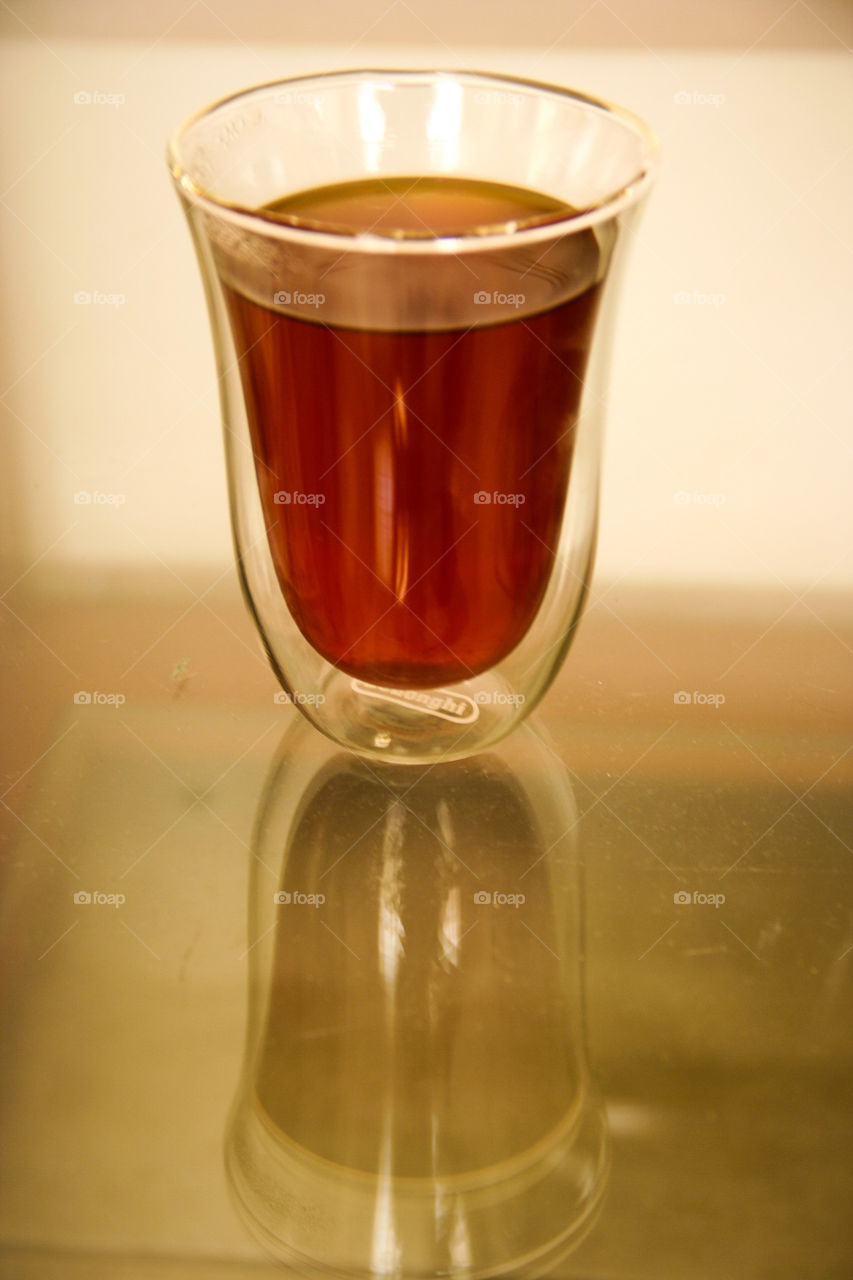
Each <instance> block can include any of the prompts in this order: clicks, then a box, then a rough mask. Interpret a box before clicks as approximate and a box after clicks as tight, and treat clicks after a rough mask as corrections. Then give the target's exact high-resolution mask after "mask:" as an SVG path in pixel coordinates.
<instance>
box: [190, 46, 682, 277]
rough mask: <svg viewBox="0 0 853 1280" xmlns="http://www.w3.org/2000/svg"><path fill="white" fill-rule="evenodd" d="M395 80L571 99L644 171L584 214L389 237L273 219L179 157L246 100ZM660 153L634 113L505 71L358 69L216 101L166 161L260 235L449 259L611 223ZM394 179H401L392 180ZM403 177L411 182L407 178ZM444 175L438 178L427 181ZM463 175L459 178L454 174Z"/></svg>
mask: <svg viewBox="0 0 853 1280" xmlns="http://www.w3.org/2000/svg"><path fill="white" fill-rule="evenodd" d="M379 76H386V77H393V78H394V79H396V80H398V81H402V82H404V83H405V82H406V81H410V82H411V81H417V80H419V79H420V80H423V81H425V82H426V81H439V80H442V79H454V80H460V81H461V80H468V81H474V82H477V81H480V82H482V83H483V84H487V83H491V84H492V85H496V84H497V85H513V86H518V87H520V88H523V89H528V90H535V91H538V92H540V93H547V94H553V95H557V96H558V97H561V98H568V99H571V100H572V101H574V102H576V103H578V104H579V105H581V106H583V107H588V108H592V109H593V110H595V111H597V112H600V113H602V114H605V115H607V116H610V117H611V118H613V119H614V120H616V121H618V122H620V123H621V124H622V125H623V126H624V127H625V128H627V129H628V130H630V131H631V132H632V133H634V134H635V135H636V136H637V137H638V138H639V139H640V140H641V142H642V143H643V145H644V151H643V155H642V157H641V165H640V166H639V168H638V170H637V172H636V173H635V175H634V176H633V177H632V178H631V179H630V180H629V182H628V183H626V184H624V185H622V186H620V187H619V188H618V189H617V190H616V191H614V192H613V193H611V194H610V195H607V196H605V197H604V198H603V199H602V200H600V201H599V202H598V203H596V204H595V205H592V206H590V207H589V208H586V209H581V210H573V211H570V212H568V213H566V215H564V216H561V215H559V214H557V215H552V214H547V215H544V216H543V215H533V216H531V217H530V218H525V219H519V220H517V221H513V222H505V223H500V224H489V225H484V226H478V227H474V228H472V229H470V230H469V229H466V230H465V231H464V232H461V233H451V234H447V233H444V234H439V235H431V234H424V233H423V232H420V231H414V232H412V231H405V230H400V231H398V232H393V233H391V234H389V233H388V232H387V231H383V232H377V231H369V230H368V231H356V230H352V229H351V228H348V227H340V226H335V225H334V224H332V223H323V222H318V221H315V220H313V219H306V218H299V217H298V216H296V215H286V214H271V213H268V212H265V211H263V210H260V209H258V208H251V207H249V206H248V205H243V204H239V203H235V202H233V201H228V200H224V199H221V198H220V197H218V196H216V195H214V194H213V193H212V192H211V191H208V190H206V189H205V188H204V187H203V186H201V185H200V184H198V183H197V182H195V181H194V180H193V178H192V176H191V175H190V173H189V170H188V168H187V166H186V164H185V163H184V160H183V158H182V155H181V147H182V143H183V142H184V140H185V139H186V137H187V136H188V134H189V133H190V131H191V130H192V129H193V127H194V126H195V125H196V124H198V123H199V122H200V121H202V120H204V119H205V118H207V117H210V116H213V115H214V114H215V113H216V112H217V111H219V110H221V108H223V107H227V106H229V105H230V104H232V103H235V102H238V101H239V100H240V99H241V98H249V97H252V96H253V95H263V94H267V95H268V94H269V93H270V92H272V91H282V90H287V89H292V88H293V87H294V86H297V85H299V86H302V87H303V88H304V87H305V86H307V85H311V84H318V83H320V84H323V83H328V82H330V81H337V82H341V81H345V80H358V79H360V78H364V77H379ZM659 154H660V148H659V143H658V139H657V137H656V135H655V133H654V131H653V130H652V129H651V128H650V127H649V125H648V124H646V122H645V121H644V120H643V119H642V118H641V117H640V116H638V115H636V114H635V113H634V112H632V111H629V110H627V109H626V108H624V107H620V106H617V105H616V104H615V103H612V102H609V101H607V100H605V99H604V98H596V97H593V96H592V95H590V94H586V93H582V92H580V91H579V90H576V89H570V88H568V87H565V86H560V85H555V84H550V83H548V82H546V81H542V80H531V79H527V78H525V77H521V76H513V75H505V74H503V73H502V72H490V71H478V70H476V69H472V68H454V67H433V68H430V67H420V68H419V67H408V68H401V67H353V68H345V69H342V70H338V71H326V72H314V73H311V74H308V75H298V76H288V77H285V78H284V79H280V80H270V81H266V82H264V83H261V84H255V85H250V86H249V87H248V88H246V89H240V90H238V91H237V92H236V93H231V94H227V95H226V96H225V97H222V98H217V99H216V100H215V101H214V102H211V103H210V104H208V105H207V106H205V107H202V108H200V109H199V110H197V111H194V112H193V113H192V114H191V115H190V116H188V117H187V118H186V119H185V120H183V121H182V123H181V124H179V125H178V127H177V128H176V129H175V131H174V132H173V133H172V135H171V137H170V138H169V141H168V143H167V148H166V162H167V164H168V167H169V171H170V173H171V176H172V179H173V180H174V182H175V185H176V186H177V188H178V190H179V191H180V193H181V194H182V195H184V196H185V197H186V198H187V200H189V201H190V202H191V203H193V204H194V205H197V206H199V207H201V208H203V209H207V210H208V212H210V213H212V214H214V215H215V216H217V217H220V218H223V219H225V220H227V221H228V222H231V223H232V224H233V225H235V226H239V227H242V228H243V229H244V230H249V231H252V230H254V231H255V232H256V233H258V234H265V235H267V236H273V237H275V238H280V239H285V240H290V241H291V242H293V243H302V244H313V245H315V246H318V247H319V246H323V247H326V248H331V247H335V248H337V249H339V250H340V249H341V248H345V249H346V251H347V252H352V251H362V252H366V253H370V254H377V253H382V252H385V253H388V252H391V253H395V252H396V253H399V252H401V251H405V252H416V253H417V252H424V251H426V252H429V253H436V252H448V253H459V252H461V251H462V250H463V249H468V250H470V249H473V248H479V247H482V248H484V249H490V250H491V249H494V248H496V247H499V246H501V245H502V244H505V243H507V242H508V241H512V242H513V243H515V244H517V243H518V242H519V239H520V238H521V237H523V238H524V239H525V240H526V241H533V242H535V241H540V240H546V239H553V238H554V237H555V236H558V235H563V234H574V233H575V232H579V231H583V230H585V229H587V228H588V227H594V226H597V225H598V224H600V223H602V222H607V221H609V220H610V219H612V218H614V217H615V216H617V215H618V214H619V213H621V212H623V211H624V210H626V209H629V208H631V207H632V206H633V205H636V204H637V203H639V201H640V200H641V199H642V198H643V196H644V195H645V194H646V192H647V191H648V189H649V187H650V186H651V184H652V182H653V180H654V177H655V174H656V171H657V167H658V162H659ZM386 176H387V177H388V178H392V177H395V176H397V175H392V174H388V175H386ZM399 176H401V177H407V176H411V175H408V174H401V175H399ZM422 176H440V175H432V174H430V175H422ZM454 176H458V175H454Z"/></svg>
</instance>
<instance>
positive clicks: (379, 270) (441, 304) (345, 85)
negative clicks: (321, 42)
mask: <svg viewBox="0 0 853 1280" xmlns="http://www.w3.org/2000/svg"><path fill="white" fill-rule="evenodd" d="M654 163H655V146H654V142H653V139H652V138H651V136H650V134H649V132H648V130H647V129H646V128H645V126H644V125H642V123H641V122H639V121H637V120H636V119H635V118H633V117H632V116H630V115H628V114H627V113H625V112H622V111H618V110H616V109H615V108H612V107H610V106H607V105H606V104H604V103H600V102H596V101H592V100H590V99H588V98H584V97H581V96H580V95H578V94H574V93H571V92H569V91H566V90H561V89H557V88H552V87H549V86H544V85H540V84H535V83H528V82H522V81H517V80H510V79H506V78H501V77H494V76H485V75H480V74H475V73H471V72H449V71H441V72H438V71H435V72H431V71H359V72H342V73H338V74H333V75H327V76H316V77H312V78H306V79H301V80H293V81H286V82H281V83H279V84H274V85H267V86H263V87H260V88H256V89H252V90H249V91H247V92H246V93H242V94H239V95H238V96H236V97H234V98H230V99H228V100H226V101H224V102H221V103H219V104H217V105H215V106H213V107H211V108H209V109H208V110H206V111H204V112H202V113H201V114H200V115H198V116H196V117H195V118H194V119H192V120H191V121H189V122H188V123H187V124H186V125H184V126H183V128H182V129H181V130H180V131H179V132H178V134H177V135H176V136H175V138H174V139H173V141H172V143H171V147H170V166H171V170H172V174H173V177H174V180H175V184H176V187H177V190H178V193H179V195H180V197H181V200H182V203H183V205H184V208H185V211H186V214H187V217H188V219H189V223H190V227H191V229H192V233H193V237H194V240H195V245H196V249H197V252H198V257H199V262H200V264H201V270H202V275H203V277H204V283H205V287H206V291H207V297H208V302H209V308H210V315H211V320H212V326H213V334H214V342H215V347H216V354H217V363H218V371H219V383H220V391H221V398H222V412H223V421H224V427H225V445H226V456H227V466H228V477H229V491H230V502H231V514H232V523H233V529H234V539H235V545H236V553H237V562H238V565H239V570H240V576H241V580H242V583H243V588H244V592H245V595H246V599H247V601H248V604H249V608H250V610H251V612H252V614H253V616H254V618H255V620H256V622H257V625H258V628H259V631H260V633H261V636H262V639H263V642H264V645H265V648H266V651H267V653H268V655H269V659H270V661H271V663H272V665H273V667H274V669H275V671H276V674H277V676H278V678H279V680H280V681H281V684H282V688H283V690H284V692H285V695H286V696H287V697H288V698H289V699H291V700H292V701H293V702H294V703H295V704H296V705H297V706H299V708H300V710H301V711H302V712H303V713H304V714H305V715H306V716H307V717H308V718H309V719H310V720H311V721H312V722H313V723H314V724H315V725H316V726H317V727H319V728H320V729H322V730H323V731H324V732H325V733H326V734H328V735H329V736H330V737H332V738H333V739H335V741H337V742H339V743H340V744H341V745H343V746H346V747H348V748H350V749H352V750H355V751H357V752H359V753H360V754H362V755H367V756H373V757H377V758H381V759H386V760H396V761H406V762H423V761H428V760H432V759H436V758H443V759H452V758H455V757H461V756H464V755H467V754H470V753H472V752H475V751H478V750H482V749H483V748H484V747H486V746H488V745H489V744H490V743H492V742H495V741H497V740H498V739H499V738H501V737H502V736H503V735H504V734H505V733H506V732H507V731H508V730H509V729H510V728H512V726H513V725H514V724H516V723H517V722H518V721H519V720H520V719H522V718H523V716H524V715H526V714H527V713H528V712H529V711H530V710H531V709H532V708H533V706H535V704H536V702H537V701H538V699H539V698H540V697H541V696H542V694H543V692H544V691H545V690H546V689H547V687H548V685H549V683H550V682H551V680H552V679H553V678H554V675H555V674H556V672H557V670H558V669H559V666H560V663H561V661H562V659H563V657H564V655H565V653H566V650H567V648H568V645H569V643H570V639H571V635H572V631H573V629H574V627H575V625H576V624H577V621H578V618H579V615H580V611H581V608H582V604H583V599H584V594H585V590H586V586H587V584H588V581H589V577H590V574H591V570H592V562H593V555H594V547H595V534H596V521H597V499H598V475H599V463H600V447H601V426H602V423H601V403H602V396H603V391H604V387H605V377H606V365H607V357H608V352H609V346H610V320H611V319H612V314H613V309H614V306H615V304H616V289H617V286H616V279H617V276H618V268H619V264H620V262H621V260H622V257H623V254H624V250H625V246H626V241H627V235H626V231H627V229H628V226H629V224H630V222H631V220H632V219H633V218H634V216H635V214H636V211H637V209H638V207H639V205H640V204H641V202H642V198H643V196H644V195H645V193H646V191H647V189H648V186H649V184H650V181H651V178H652V172H653V168H654ZM367 179H369V180H372V181H373V182H374V183H379V184H383V185H384V186H385V187H386V188H387V190H388V192H389V193H390V194H391V195H393V193H394V192H398V193H399V192H400V191H401V190H404V189H405V187H406V183H411V182H413V181H415V180H420V181H428V182H433V181H444V182H445V183H446V182H448V181H449V180H456V181H458V180H461V179H465V180H468V181H472V182H475V183H478V184H481V186H483V184H486V185H488V184H491V185H492V186H494V185H495V184H498V185H499V186H500V187H501V188H504V189H506V188H510V189H513V190H516V191H517V190H519V189H521V190H522V191H524V192H533V193H538V195H539V196H540V197H541V198H542V199H544V200H547V201H550V204H551V206H552V209H551V212H550V213H548V214H543V213H542V212H541V210H538V211H537V208H536V207H535V205H531V211H530V213H529V214H528V213H527V212H526V209H525V207H524V203H523V201H522V205H521V206H519V208H517V209H516V211H515V216H514V217H512V218H509V219H508V220H505V221H502V222H497V223H495V222H493V221H488V220H487V221H486V222H485V223H479V222H478V221H477V220H476V218H475V219H474V221H473V223H472V222H471V220H470V219H469V221H468V223H467V224H466V225H464V226H460V227H454V226H453V225H445V226H444V227H443V228H442V229H440V230H439V231H438V232H436V231H435V230H434V229H433V228H431V227H430V225H429V223H428V221H425V220H424V219H421V220H420V221H418V219H415V220H414V221H413V222H412V221H410V222H409V223H408V224H404V220H401V221H400V223H399V224H395V223H394V222H393V217H392V218H391V220H390V222H387V223H386V224H383V225H382V226H380V225H379V224H378V223H371V221H370V219H369V218H367V219H366V221H365V223H364V225H361V226H355V227H353V226H349V227H348V226H346V225H344V224H343V223H342V222H341V221H340V220H339V221H336V220H335V217H334V215H333V214H329V215H328V216H327V217H326V219H325V220H324V219H323V218H318V217H317V216H316V215H311V214H310V213H307V214H306V213H303V214H300V213H299V212H298V211H297V212H292V211H291V212H289V213H288V212H287V211H286V210H287V204H286V203H285V205H284V206H283V209H284V210H285V211H284V212H281V213H279V214H274V213H272V212H271V211H270V208H269V206H270V205H271V204H274V203H275V202H279V201H281V200H283V199H284V200H285V201H286V198H287V197H288V196H290V197H293V196H295V195H297V194H298V193H300V192H305V191H308V190H311V189H317V188H328V187H329V186H332V185H335V184H353V183H358V182H360V181H361V182H363V181H364V180H367ZM403 179H405V180H406V181H405V182H403V183H402V187H401V181H402V180H403ZM292 207H293V206H292V205H291V208H292ZM308 207H310V202H309V206H308ZM484 207H485V206H484ZM483 216H484V217H486V216H487V215H485V214H484V215H483ZM504 216H506V215H504Z"/></svg>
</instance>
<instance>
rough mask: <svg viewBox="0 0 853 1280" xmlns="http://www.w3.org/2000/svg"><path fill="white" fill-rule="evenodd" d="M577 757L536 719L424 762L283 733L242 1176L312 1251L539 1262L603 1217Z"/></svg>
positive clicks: (257, 917)
mask: <svg viewBox="0 0 853 1280" xmlns="http://www.w3.org/2000/svg"><path fill="white" fill-rule="evenodd" d="M577 825H578V815H577V812H576V809H575V806H574V802H573V797H572V792H571V789H570V786H569V782H568V776H567V771H566V769H565V768H564V766H563V765H562V764H561V763H560V762H559V760H558V759H557V757H556V756H555V755H554V753H553V752H552V751H551V750H549V749H548V747H547V746H546V745H543V741H541V740H540V738H539V737H538V736H537V735H536V734H534V733H533V732H528V731H527V730H525V731H524V732H522V733H521V734H518V735H514V736H513V737H512V738H511V739H510V740H509V741H508V742H507V743H504V744H501V746H500V747H499V748H497V749H495V750H493V751H491V752H489V753H488V754H487V755H480V756H476V757H472V758H470V759H468V760H465V761H455V762H452V763H444V764H438V765H436V766H435V767H434V768H432V769H430V770H428V771H426V772H425V773H424V774H422V775H421V776H420V777H418V778H417V780H416V781H413V778H412V774H411V773H410V772H409V771H404V770H400V769H399V768H397V767H395V766H389V765H385V764H375V763H373V762H370V761H366V760H364V759H360V758H359V757H356V756H354V755H353V754H352V753H348V752H342V751H341V750H340V749H339V748H338V747H337V746H336V745H335V744H332V743H330V742H329V741H328V740H326V739H324V738H321V737H319V736H318V735H317V734H314V733H313V732H312V731H311V730H310V729H309V728H308V726H307V725H306V724H305V723H304V721H298V722H296V724H295V726H294V728H292V729H291V730H290V731H289V732H288V733H287V734H286V735H285V737H284V740H283V742H282V746H281V748H280V751H279V756H278V760H277V762H276V764H275V765H274V767H273V769H272V771H271V774H270V778H269V781H268V784H267V789H266V793H265V796H264V799H263V800H262V802H261V806H260V809H259V812H258V818H257V826H256V832H255V837H254V839H253V843H252V855H253V857H252V861H251V883H250V910H249V934H248V942H249V948H248V956H249V962H250V966H251V967H250V997H249V1026H248V1035H247V1042H246V1054H245V1064H244V1070H243V1076H242V1081H241V1085H240V1088H239V1092H238V1096H237V1099H236V1102H235V1106H234V1110H233V1114H232V1118H231V1122H230V1125H229V1132H228V1140H227V1145H226V1150H227V1158H226V1163H227V1172H228V1180H229V1185H230V1187H231V1189H232V1192H233V1194H234V1199H235V1203H236V1205H237V1206H238V1209H239V1212H240V1214H241V1216H242V1218H243V1219H244V1221H245V1222H246V1223H247V1225H248V1226H249V1227H250V1228H251V1230H252V1231H253V1233H254V1234H255V1235H256V1236H257V1237H258V1239H259V1240H260V1241H261V1242H262V1243H263V1245H264V1246H265V1247H266V1248H267V1249H268V1250H269V1251H270V1252H271V1253H273V1254H274V1255H275V1256H277V1257H278V1258H279V1259H281V1260H282V1261H287V1262H289V1263H291V1265H293V1266H294V1267H295V1268H296V1269H298V1270H299V1271H300V1274H302V1273H305V1272H307V1273H309V1274H321V1275H334V1276H335V1277H337V1278H338V1280H340V1278H341V1277H353V1276H360V1277H365V1280H366V1278H367V1277H378V1276H402V1275H405V1276H422V1277H427V1276H438V1275H463V1274H464V1275H465V1276H469V1277H475V1276H494V1275H505V1274H507V1273H508V1272H509V1271H510V1269H511V1273H512V1275H514V1276H518V1277H522V1276H534V1275H539V1274H541V1273H542V1272H543V1271H544V1270H546V1269H547V1268H549V1267H551V1266H553V1265H554V1264H555V1263H556V1262H557V1261H559V1259H560V1258H562V1257H564V1256H565V1255H566V1254H567V1253H568V1252H569V1251H570V1250H571V1249H573V1248H574V1247H575V1245H576V1244H577V1243H578V1242H579V1241H580V1239H581V1237H582V1236H583V1235H584V1234H585V1233H586V1232H587V1231H588V1229H589V1227H590V1226H591V1225H592V1223H593V1221H594V1219H595V1215H596V1213H597V1210H598V1208H599V1205H600V1203H601V1199H602V1195H603V1192H604V1188H605V1184H606V1175H607V1168H608V1143H607V1134H606V1124H605V1118H604V1109H603V1106H602V1102H601V1099H600V1096H599V1094H598V1091H597V1090H596V1088H595V1086H594V1083H593V1081H592V1080H591V1078H590V1074H589V1070H588V1066H587V1055H586V1035H585V1027H584V1010H583V986H582V978H581V963H582V921H583V892H582V877H581V867H580V863H579V857H578V847H577V840H576V838H575V836H576V828H577Z"/></svg>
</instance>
